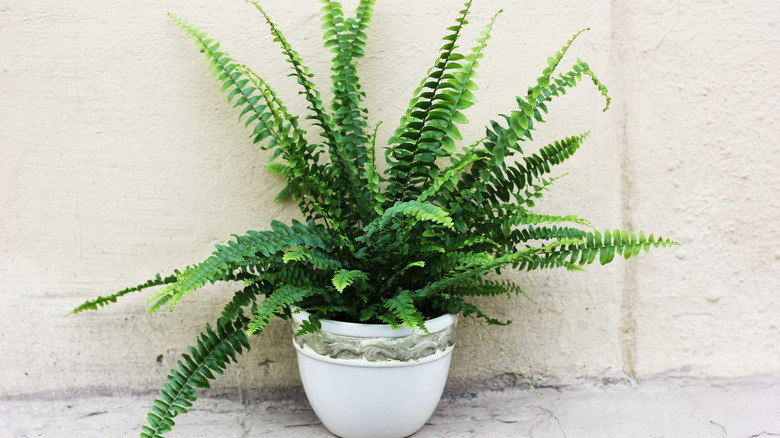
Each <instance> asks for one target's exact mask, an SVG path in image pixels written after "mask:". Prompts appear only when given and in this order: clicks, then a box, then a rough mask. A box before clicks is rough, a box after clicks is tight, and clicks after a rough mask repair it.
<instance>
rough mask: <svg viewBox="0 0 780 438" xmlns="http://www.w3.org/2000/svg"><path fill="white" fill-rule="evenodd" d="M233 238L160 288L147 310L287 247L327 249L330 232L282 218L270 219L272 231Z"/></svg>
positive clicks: (153, 310)
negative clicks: (287, 222) (282, 221)
mask: <svg viewBox="0 0 780 438" xmlns="http://www.w3.org/2000/svg"><path fill="white" fill-rule="evenodd" d="M234 237H235V240H232V241H230V242H228V243H227V245H217V250H216V251H214V253H213V254H212V255H211V257H209V258H208V259H206V260H205V261H204V262H203V263H200V264H198V265H195V266H192V267H190V268H187V269H185V270H184V272H182V273H181V274H180V275H179V276H178V278H177V281H176V283H173V284H171V285H169V286H168V287H166V288H163V289H162V290H161V291H160V292H159V293H158V294H156V295H155V296H154V297H152V300H157V301H156V302H155V303H154V304H153V305H152V306H151V308H150V312H155V311H157V310H158V309H159V308H160V307H161V306H162V305H163V304H166V303H168V304H170V306H171V309H173V307H175V305H176V304H177V303H178V302H179V300H181V298H182V297H183V296H184V295H189V294H191V293H192V292H193V291H195V290H196V289H198V288H200V287H202V286H204V285H205V284H206V283H208V282H212V283H213V282H214V281H217V280H219V279H221V277H222V276H223V275H226V274H228V273H231V272H233V271H235V270H236V269H238V268H240V267H243V266H247V265H256V264H262V263H263V261H264V260H267V259H268V257H269V256H271V255H272V254H277V253H280V252H282V251H284V250H286V249H288V248H290V247H293V246H299V245H307V246H310V247H313V248H320V249H329V248H331V247H332V244H331V243H330V235H329V233H328V232H327V230H325V229H324V228H323V227H322V226H319V225H315V224H313V223H310V224H309V225H308V226H307V225H304V224H302V223H300V222H297V221H293V225H292V227H290V226H287V225H285V224H283V223H281V222H278V221H273V222H271V231H249V232H247V234H246V235H243V236H234Z"/></svg>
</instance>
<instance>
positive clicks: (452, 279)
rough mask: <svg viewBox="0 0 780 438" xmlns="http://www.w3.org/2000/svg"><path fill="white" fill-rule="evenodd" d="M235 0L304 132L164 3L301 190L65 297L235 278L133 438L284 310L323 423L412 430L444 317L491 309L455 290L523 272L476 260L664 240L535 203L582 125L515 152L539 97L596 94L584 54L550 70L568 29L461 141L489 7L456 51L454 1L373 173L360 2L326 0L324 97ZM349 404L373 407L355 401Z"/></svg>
mask: <svg viewBox="0 0 780 438" xmlns="http://www.w3.org/2000/svg"><path fill="white" fill-rule="evenodd" d="M248 1H249V3H252V4H254V6H255V7H256V8H257V10H258V11H259V12H260V14H261V15H262V18H263V19H264V20H265V21H266V23H267V25H268V27H269V28H270V31H271V34H272V35H273V37H274V39H275V41H276V42H277V43H279V45H280V46H281V49H282V52H283V55H284V57H285V61H287V62H289V63H290V66H291V70H292V73H291V76H293V77H295V78H296V79H297V82H298V84H299V85H300V89H301V94H303V95H304V96H305V98H306V101H307V102H308V110H309V112H308V114H307V115H306V116H305V117H306V118H307V119H312V120H313V122H314V125H315V127H316V130H317V132H316V133H312V134H310V133H308V132H306V131H305V130H304V129H303V128H302V123H301V119H300V116H297V115H293V114H291V113H289V112H288V110H287V108H286V107H285V105H284V104H283V103H282V101H281V100H280V99H279V97H278V96H277V95H276V93H275V92H274V91H273V89H272V88H271V87H270V86H269V84H268V83H267V82H265V80H264V79H262V78H261V77H259V76H258V75H257V74H255V73H254V72H253V71H252V70H251V69H250V68H249V67H247V66H245V65H243V64H241V63H239V62H237V61H235V60H233V59H232V58H230V57H229V56H228V55H227V53H225V52H224V51H222V49H221V47H220V45H219V43H218V42H216V41H215V40H213V39H211V38H210V37H208V36H207V34H206V32H205V31H203V30H201V29H200V28H198V27H195V26H194V25H192V24H190V23H189V22H187V21H186V20H184V19H182V18H179V17H177V16H175V15H170V17H171V19H172V20H173V22H174V23H175V24H176V25H178V26H179V27H181V28H182V29H183V30H184V31H185V32H186V33H187V34H188V35H189V36H191V37H192V38H193V39H194V40H195V42H196V45H197V46H198V48H199V49H200V50H201V51H202V52H203V53H205V55H206V59H207V61H208V63H209V67H210V69H211V71H212V73H213V74H214V76H215V77H216V78H217V80H218V82H219V83H221V85H222V90H223V92H227V93H228V95H227V99H228V101H229V102H230V103H231V104H232V105H233V106H234V107H236V108H238V109H239V110H240V116H239V117H240V118H242V120H244V121H245V123H246V126H247V127H248V128H249V129H250V131H251V133H252V138H253V142H254V143H255V144H257V145H259V147H260V148H261V149H263V150H270V151H272V155H271V163H270V164H269V165H268V168H269V170H270V171H271V172H273V173H275V174H277V175H280V176H281V177H283V178H285V179H286V181H287V186H286V187H285V188H284V190H282V192H281V193H280V194H279V196H278V199H283V198H287V197H291V198H292V199H294V200H295V201H297V203H298V205H299V207H300V210H301V213H302V217H303V220H302V221H293V222H292V223H289V224H285V223H281V222H277V221H274V222H272V223H271V224H270V227H269V228H270V229H265V230H264V231H249V232H247V233H246V234H244V235H241V236H236V237H235V238H234V239H233V240H231V241H229V242H228V243H227V244H225V245H218V246H217V248H216V250H215V251H214V253H213V254H212V255H211V256H210V257H209V258H208V259H206V260H204V261H203V262H201V263H198V264H195V265H192V266H189V267H187V268H185V269H183V270H180V271H179V270H176V271H174V274H173V275H169V276H162V275H159V274H158V275H157V276H155V277H154V278H152V279H150V280H148V281H146V282H144V283H142V284H139V285H138V286H134V287H130V288H127V289H124V290H121V291H119V292H116V293H114V294H112V295H109V296H106V297H98V298H96V299H94V300H89V301H87V302H85V303H84V304H82V305H81V306H79V307H77V308H76V309H75V310H74V311H73V313H78V312H81V311H84V310H88V309H97V308H98V307H102V306H104V305H106V304H108V303H111V302H115V301H116V300H117V299H118V298H119V297H121V296H123V295H126V294H128V293H131V292H136V291H141V290H144V289H148V288H154V287H158V286H162V287H161V288H159V290H158V291H157V292H156V293H155V294H154V295H153V297H152V300H151V301H153V304H152V305H151V311H156V310H158V309H161V308H163V307H170V308H171V309H173V308H174V307H175V306H176V305H178V303H179V302H180V300H181V299H182V298H184V297H185V296H186V295H189V294H191V293H193V292H194V291H195V290H197V289H198V288H200V287H202V286H204V285H205V284H207V283H214V282H218V281H225V282H243V283H242V286H241V287H240V288H239V290H238V291H237V292H235V294H234V295H233V297H232V300H231V301H230V302H229V303H228V304H227V305H226V306H225V308H224V310H223V311H222V314H221V316H220V317H219V318H218V319H217V321H216V323H215V324H214V325H213V326H212V325H209V324H207V325H206V327H205V330H204V331H203V332H202V333H201V334H200V336H199V337H198V338H197V342H195V343H194V344H193V345H192V346H189V347H188V350H189V353H188V354H184V355H183V358H182V360H181V361H180V362H179V367H178V369H173V370H171V373H170V374H169V376H168V382H166V383H165V384H164V385H163V388H162V389H161V390H160V396H161V397H160V399H157V400H155V401H154V403H153V404H152V408H151V412H150V413H149V414H148V422H149V425H148V426H144V427H143V432H142V433H141V436H142V437H159V436H162V435H163V434H164V433H166V432H168V431H170V430H171V429H172V427H173V426H174V421H173V418H174V417H176V416H177V415H178V414H181V413H186V412H187V408H189V407H190V406H191V403H192V402H193V401H194V400H195V399H196V396H197V394H196V389H198V388H206V387H208V386H209V381H210V380H211V379H213V378H214V377H215V375H214V373H220V374H221V373H222V372H223V370H224V369H225V368H226V367H227V366H228V364H229V363H231V362H233V361H235V360H236V359H237V355H239V354H241V353H242V352H243V351H246V350H248V349H249V341H248V335H250V334H259V333H262V331H263V329H264V328H265V327H266V326H267V324H268V323H269V321H270V319H271V318H272V317H273V316H280V317H282V318H291V319H293V320H294V322H293V324H294V329H295V331H294V333H295V338H294V339H295V342H294V345H295V348H296V349H297V350H298V357H299V367H300V369H301V372H302V380H303V383H304V387H305V390H306V393H307V395H308V396H309V398H310V401H311V402H312V405H313V407H314V409H315V412H316V413H317V415H318V416H320V418H321V420H322V421H323V423H324V424H325V425H326V427H328V428H329V429H330V430H331V431H333V432H334V433H336V434H338V435H341V436H405V435H409V434H411V433H413V432H414V431H416V430H417V429H419V428H420V427H421V426H422V425H423V424H424V422H425V421H426V420H427V418H428V417H429V416H430V415H431V413H432V412H433V410H434V408H435V407H436V403H437V402H438V399H439V397H440V396H441V393H442V389H443V386H444V381H445V380H446V375H447V371H448V368H449V358H450V354H451V352H452V348H453V346H454V339H455V337H454V335H455V332H454V330H455V324H456V321H457V316H458V315H460V316H462V317H476V318H481V319H483V320H484V321H486V322H487V323H490V324H502V322H501V321H498V320H496V319H493V318H491V317H490V316H488V315H486V314H485V313H483V311H482V310H480V308H479V307H477V306H476V305H475V304H474V303H472V302H471V301H469V299H470V298H472V297H477V296H496V295H503V294H509V295H512V294H518V293H522V291H521V289H520V287H519V286H517V285H515V284H512V283H510V282H508V281H499V280H491V279H488V278H486V277H485V275H486V274H488V273H493V272H497V273H501V271H502V270H504V269H521V270H530V269H542V268H565V269H569V270H580V269H582V266H583V265H586V264H590V263H593V262H594V261H595V260H597V259H598V261H599V262H600V263H601V264H605V263H608V262H610V261H611V260H612V259H613V258H614V257H615V255H621V256H623V257H625V258H630V257H633V256H636V255H637V254H639V252H640V251H642V250H645V251H647V250H648V249H649V248H650V247H658V246H664V247H665V246H667V245H672V244H674V242H672V241H670V240H668V239H661V238H655V237H653V236H652V235H651V236H649V237H648V236H645V234H644V233H639V234H634V233H628V232H626V231H621V230H615V231H611V232H610V231H605V232H603V233H602V232H599V231H596V230H595V229H594V228H592V227H591V225H590V224H589V222H588V221H586V220H585V219H582V218H580V217H578V216H575V215H548V214H536V213H534V212H533V211H532V208H533V207H534V202H536V200H537V199H538V198H540V197H541V192H542V190H544V189H545V188H546V187H547V186H549V185H550V184H552V183H553V182H554V181H555V178H551V177H550V176H549V173H550V170H551V167H552V166H554V165H557V164H560V163H562V162H563V161H565V160H566V159H568V158H569V157H570V156H571V155H573V154H574V153H575V152H576V151H577V149H578V148H579V147H580V145H581V144H582V142H583V141H584V140H585V139H586V138H587V136H588V133H583V134H580V135H575V136H572V137H568V138H564V139H562V140H560V141H557V142H555V143H553V144H549V145H546V146H543V147H541V148H539V149H538V150H537V151H536V152H534V153H526V152H525V151H524V148H526V146H525V145H526V144H528V143H530V141H531V140H532V136H531V132H532V131H533V129H534V125H535V123H539V122H542V121H543V118H544V114H545V113H546V112H547V104H548V103H549V102H550V101H552V100H553V99H556V98H559V97H561V95H562V94H564V93H565V91H566V90H567V89H570V88H572V87H574V86H576V85H577V84H578V83H579V82H580V81H582V80H583V79H589V80H590V81H591V82H592V83H593V84H594V85H595V86H596V87H597V88H598V90H600V92H601V94H602V95H603V96H604V97H605V99H606V106H607V107H608V106H609V100H610V99H609V97H608V95H607V89H606V87H605V86H604V85H603V84H602V83H601V82H600V81H599V80H598V79H597V78H596V76H595V75H594V74H593V72H592V71H591V69H590V67H589V66H588V64H586V63H585V62H583V61H581V60H577V61H576V63H574V64H573V66H572V67H571V68H570V69H568V70H566V71H564V72H563V73H557V71H558V69H559V64H560V63H561V60H562V58H563V56H564V54H565V53H566V51H567V50H568V49H569V47H570V46H571V44H572V42H573V41H574V39H575V38H576V37H577V36H578V35H579V33H577V34H576V35H574V37H572V39H571V40H569V41H568V42H567V43H566V44H565V45H564V46H563V48H562V49H561V50H560V51H559V52H557V53H556V54H555V56H554V57H551V58H549V59H548V65H547V66H546V68H544V69H543V71H542V75H541V77H539V78H538V79H537V80H536V83H535V84H534V85H533V86H531V87H530V88H529V89H528V90H527V93H525V94H523V95H521V96H518V97H517V99H516V101H517V107H516V108H514V109H511V108H510V109H509V110H508V111H509V113H508V114H500V115H499V116H498V117H497V120H491V121H489V122H488V123H487V126H486V130H485V136H484V137H483V138H481V139H473V140H471V141H468V142H466V144H465V145H460V144H459V142H460V141H461V140H462V138H461V135H460V132H459V130H458V125H461V124H464V123H467V120H466V117H465V116H464V115H463V111H464V110H466V109H467V108H469V107H470V106H472V105H473V104H474V103H475V102H476V97H475V96H474V93H473V91H474V90H475V89H476V86H475V84H474V81H473V79H474V77H475V70H476V68H477V66H478V60H479V59H480V58H481V57H482V56H483V55H482V51H483V49H484V48H485V46H486V44H487V42H488V39H489V38H490V32H491V30H492V28H493V24H494V22H495V19H496V17H497V16H498V13H497V14H496V15H495V16H494V17H493V19H492V20H491V21H490V22H489V23H487V24H486V26H485V28H484V30H483V31H482V33H481V35H480V37H479V38H477V39H476V42H475V43H474V45H473V47H471V49H470V50H466V51H460V50H458V49H459V47H458V45H457V44H458V43H459V39H460V34H461V29H462V28H463V26H465V25H466V24H467V21H466V17H467V15H468V13H469V8H470V5H471V2H470V1H469V2H467V3H466V4H465V7H464V9H463V10H461V11H460V12H459V16H458V18H457V19H456V20H455V24H454V25H453V26H452V27H449V28H447V29H448V33H447V35H446V36H445V37H444V38H443V40H444V45H443V47H442V48H441V51H440V55H439V57H438V58H437V59H436V60H435V61H434V64H433V66H432V67H431V68H430V70H429V71H428V74H427V76H426V77H425V78H424V79H423V80H422V81H421V83H420V86H419V87H418V88H417V90H415V91H414V93H413V95H412V99H411V101H410V102H409V106H408V109H407V110H406V112H405V114H404V115H403V117H401V120H400V123H399V125H398V128H397V129H396V130H395V132H394V134H393V135H392V137H391V138H390V139H389V140H388V141H387V146H386V147H385V148H384V151H382V152H383V155H384V158H385V168H384V170H383V171H382V172H380V171H379V170H378V168H377V155H379V156H382V154H380V151H378V150H377V146H376V144H377V138H376V137H377V135H376V133H377V130H376V127H373V128H372V127H370V126H369V125H368V123H367V118H366V110H365V108H364V107H363V106H362V104H363V100H364V97H365V92H364V91H363V90H362V89H361V87H360V84H359V81H358V77H357V70H356V64H357V60H358V59H359V58H361V57H363V55H364V49H365V45H366V42H365V39H366V34H365V30H366V28H367V27H368V24H369V22H370V21H371V18H372V6H373V3H374V2H373V0H361V1H360V3H359V6H358V7H357V12H356V14H355V15H354V16H353V17H348V18H347V17H345V16H344V14H343V13H342V10H341V6H340V5H339V4H338V3H336V2H332V1H329V0H325V1H324V3H325V6H324V7H323V8H322V12H323V16H322V21H323V22H324V25H323V29H324V30H325V33H324V40H325V44H324V45H325V47H326V48H329V49H330V51H331V52H332V53H333V54H334V58H333V64H332V76H331V79H332V86H331V90H332V91H333V100H332V102H330V105H326V103H325V102H323V100H322V97H321V95H320V92H319V91H318V90H317V88H316V86H315V83H314V82H313V79H312V76H313V75H312V74H311V73H310V72H309V70H308V68H307V67H306V66H305V65H304V64H303V61H302V60H301V59H300V57H299V55H298V53H297V52H296V51H295V50H293V48H292V47H290V44H289V43H288V42H287V40H286V39H285V37H284V35H283V34H282V32H281V30H280V28H279V27H278V26H277V25H276V24H275V23H274V22H273V21H272V20H271V18H270V17H269V16H268V15H267V14H266V13H265V11H264V10H263V9H262V7H261V6H260V4H259V3H258V2H257V1H256V0H248ZM499 13H500V11H499ZM556 73H557V74H556ZM605 110H606V108H605ZM313 134H318V135H316V136H315V135H313ZM521 145H522V146H521ZM355 330H357V332H355ZM364 330H367V331H364ZM413 370H417V371H413ZM415 372H417V373H421V374H420V375H417V374H414V373H415ZM309 373H313V374H309ZM377 376H380V377H379V379H378V380H377ZM420 376H422V377H420ZM421 382H427V384H426V385H422V384H421ZM372 385H373V386H372ZM399 388H400V389H399ZM412 391H414V392H412ZM339 394H341V396H342V397H344V398H352V399H354V400H352V405H349V407H348V408H346V409H338V408H337V407H336V406H335V405H336V404H337V403H330V402H329V401H331V400H333V398H334V397H339ZM410 394H412V395H410ZM413 401H414V402H415V403H418V404H414V403H412V402H413ZM338 404H339V405H341V404H346V402H344V403H342V402H341V401H340V402H339V403H338ZM399 406H400V407H406V409H400V408H399ZM358 407H365V408H367V409H368V410H369V411H371V412H373V413H374V414H376V415H377V417H370V418H369V417H365V415H367V414H364V413H360V414H355V415H356V416H355V415H353V414H354V412H353V410H354V409H357V408H358ZM351 412H353V413H351ZM365 418H368V419H367V420H365ZM361 419H363V420H365V421H363V420H361Z"/></svg>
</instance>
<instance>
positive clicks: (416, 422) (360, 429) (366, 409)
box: [293, 313, 457, 438]
mask: <svg viewBox="0 0 780 438" xmlns="http://www.w3.org/2000/svg"><path fill="white" fill-rule="evenodd" d="M293 316H294V319H295V320H296V321H297V322H300V321H301V320H302V319H305V318H306V317H307V315H306V314H305V313H301V314H294V315H293ZM456 321H457V319H456V317H455V316H453V315H444V316H442V317H440V318H436V319H434V320H431V321H430V323H429V324H426V327H427V328H428V330H429V332H431V333H435V332H436V330H435V329H439V330H446V329H447V328H449V327H450V326H451V325H453V324H454V323H455V322H456ZM326 323H327V324H326ZM331 323H333V324H331ZM361 326H368V327H361ZM363 328H366V329H367V330H368V331H369V332H370V333H371V334H376V330H379V331H384V332H386V334H387V333H389V334H391V335H398V334H399V333H401V334H403V333H404V332H403V331H401V330H392V329H390V328H389V326H383V325H376V324H353V323H340V322H336V321H323V324H322V331H325V332H328V330H330V329H334V330H335V331H336V332H337V333H336V334H338V335H339V336H352V335H351V334H352V333H357V334H358V336H356V337H360V338H366V336H365V333H362V329H363ZM345 330H346V331H345ZM355 330H357V332H355ZM404 330H406V332H405V335H406V336H410V335H414V333H412V331H411V330H408V329H404ZM328 333H329V332H328ZM332 334H333V333H332ZM361 335H362V336H361ZM402 336H403V335H402ZM370 337H374V336H370ZM392 337H394V338H398V336H392ZM382 342H387V339H384V340H382ZM293 344H294V345H295V348H296V350H297V352H298V369H299V370H300V374H301V381H302V382H303V388H304V390H305V391H306V396H307V397H308V399H309V402H310V403H311V406H312V408H313V409H314V412H315V413H316V414H317V417H319V419H320V421H322V424H323V425H325V427H326V428H328V430H330V431H331V432H332V433H334V434H336V435H338V436H340V437H343V438H365V437H371V438H400V437H405V436H409V435H411V434H413V433H414V432H416V431H417V430H419V429H420V428H421V427H422V426H423V425H424V424H425V422H426V421H427V420H428V419H429V418H430V416H431V415H432V414H433V411H434V410H435V409H436V406H437V405H438V403H439V399H440V398H441V394H442V391H443V390H444V384H445V382H446V380H447V374H448V373H449V367H450V359H451V358H452V349H453V348H454V345H450V346H449V347H447V348H444V349H443V350H437V351H436V352H435V353H434V354H432V355H430V356H427V357H424V358H422V359H420V360H416V361H397V360H385V361H380V362H370V361H368V360H365V359H334V358H331V357H328V356H324V355H321V354H318V353H317V352H315V351H314V350H313V349H311V348H309V347H308V346H307V345H299V344H298V343H296V342H294V343H293Z"/></svg>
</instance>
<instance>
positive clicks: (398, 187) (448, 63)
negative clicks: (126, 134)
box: [386, 1, 476, 201]
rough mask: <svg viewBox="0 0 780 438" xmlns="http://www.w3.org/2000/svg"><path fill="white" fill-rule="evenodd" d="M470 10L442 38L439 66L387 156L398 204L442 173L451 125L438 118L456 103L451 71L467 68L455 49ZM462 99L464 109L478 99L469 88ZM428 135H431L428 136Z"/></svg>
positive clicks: (419, 90)
mask: <svg viewBox="0 0 780 438" xmlns="http://www.w3.org/2000/svg"><path fill="white" fill-rule="evenodd" d="M470 8H471V1H468V2H466V4H465V6H464V9H463V10H461V11H460V12H459V13H460V17H458V18H457V19H456V20H455V22H456V24H455V25H454V26H452V27H449V28H448V30H450V31H451V33H449V34H448V35H446V36H445V37H444V38H442V39H443V40H444V41H445V45H444V46H442V47H441V49H440V50H441V54H440V55H439V57H438V58H437V60H436V64H435V65H434V66H433V67H432V68H431V69H430V70H429V71H428V74H427V75H426V77H425V78H424V79H423V80H422V82H421V83H420V86H419V87H418V88H417V90H415V92H414V94H413V97H412V99H411V101H410V102H409V107H408V109H407V110H406V114H405V115H404V116H403V117H402V118H401V121H400V124H399V127H398V129H397V130H396V131H395V135H394V136H393V137H392V138H391V139H390V140H389V141H388V144H389V145H391V146H392V147H390V148H388V149H387V155H386V161H387V162H388V164H389V167H388V169H387V171H386V173H387V175H388V177H387V180H388V181H389V185H388V187H387V192H388V193H389V195H390V198H391V199H392V200H394V201H395V200H401V201H404V200H409V199H415V198H416V197H417V196H418V195H419V194H420V192H421V191H422V189H421V188H420V186H421V184H422V181H424V180H426V179H427V178H428V176H429V175H430V174H431V172H434V173H435V172H437V171H438V167H437V166H436V158H437V157H438V154H437V150H439V144H440V142H439V139H440V138H441V137H442V134H443V133H444V132H443V127H446V126H447V123H444V126H440V124H438V122H437V119H438V117H439V116H440V115H441V114H442V113H444V114H448V111H446V110H442V109H441V107H444V108H449V104H450V103H452V102H451V101H452V100H453V97H452V96H451V95H450V94H447V93H444V91H443V90H446V89H452V88H456V83H457V81H456V79H455V77H454V76H453V75H452V74H451V73H449V70H461V69H462V68H463V66H462V64H461V63H460V62H459V61H462V60H464V59H466V58H465V57H464V56H463V55H461V54H459V53H456V52H455V48H456V42H457V41H458V39H459V37H460V31H461V29H462V28H463V26H465V25H466V24H468V22H467V21H466V16H467V15H468V14H469V9H470ZM423 90H425V91H423ZM469 96H471V97H469ZM460 99H461V100H462V101H463V102H464V103H462V104H461V106H464V105H465V102H466V101H475V100H476V98H473V95H472V94H471V91H468V90H466V89H464V90H463V93H462V95H461V97H460ZM442 101H443V102H442ZM449 114H450V115H451V113H449ZM453 127H454V125H453ZM426 128H427V129H426ZM424 130H425V131H424ZM428 132H429V133H430V134H425V133H428ZM455 132H456V130H451V132H450V134H451V135H455Z"/></svg>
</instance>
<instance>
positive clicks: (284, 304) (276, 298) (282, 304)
mask: <svg viewBox="0 0 780 438" xmlns="http://www.w3.org/2000/svg"><path fill="white" fill-rule="evenodd" d="M320 292H321V291H320V290H318V289H316V288H314V287H312V286H293V285H291V284H285V285H283V286H281V287H280V288H278V289H276V290H275V291H274V292H273V293H272V294H271V295H269V296H268V298H267V299H266V300H265V301H263V303H262V304H261V305H260V306H259V307H258V308H257V310H255V311H254V318H253V319H252V322H250V323H249V328H248V329H247V333H249V334H252V333H255V332H259V331H262V330H263V328H265V326H267V325H268V323H269V322H270V320H271V316H273V315H274V314H276V313H281V312H282V311H283V309H284V308H289V307H290V306H292V305H295V304H298V303H300V302H301V301H302V300H303V299H304V298H306V297H308V296H311V295H313V294H315V293H320Z"/></svg>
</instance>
